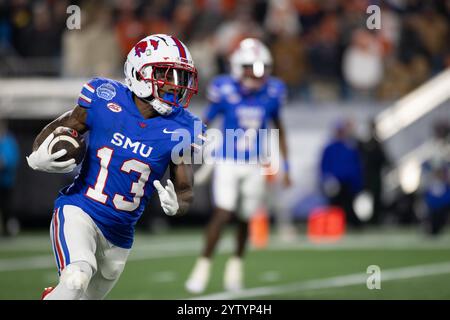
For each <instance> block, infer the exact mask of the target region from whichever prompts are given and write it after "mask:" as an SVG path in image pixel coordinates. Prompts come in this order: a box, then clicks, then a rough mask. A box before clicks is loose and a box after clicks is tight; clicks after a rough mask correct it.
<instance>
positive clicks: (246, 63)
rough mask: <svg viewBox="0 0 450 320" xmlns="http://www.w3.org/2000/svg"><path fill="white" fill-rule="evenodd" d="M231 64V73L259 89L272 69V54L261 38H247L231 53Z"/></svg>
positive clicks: (242, 81)
mask: <svg viewBox="0 0 450 320" xmlns="http://www.w3.org/2000/svg"><path fill="white" fill-rule="evenodd" d="M230 66H231V74H232V75H233V76H234V77H235V78H236V79H237V80H239V81H241V83H242V84H243V85H244V86H246V87H248V88H250V89H257V88H258V87H260V86H261V85H262V84H263V83H264V81H265V79H266V78H267V76H268V75H270V73H271V71H272V55H271V54H270V51H269V49H268V48H267V47H266V46H265V45H264V44H263V43H262V42H261V41H260V40H258V39H254V38H247V39H244V40H242V41H241V42H240V43H239V46H238V48H237V49H236V50H234V51H233V53H232V54H231V57H230Z"/></svg>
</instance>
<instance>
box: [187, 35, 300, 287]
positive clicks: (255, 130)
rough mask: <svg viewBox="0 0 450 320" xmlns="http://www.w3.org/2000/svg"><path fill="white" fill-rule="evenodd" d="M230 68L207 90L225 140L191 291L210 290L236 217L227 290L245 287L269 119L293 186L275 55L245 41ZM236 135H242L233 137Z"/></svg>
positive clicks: (210, 114) (211, 113)
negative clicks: (217, 257) (214, 260)
mask: <svg viewBox="0 0 450 320" xmlns="http://www.w3.org/2000/svg"><path fill="white" fill-rule="evenodd" d="M230 65H231V75H220V76H218V77H216V78H215V79H213V81H212V82H211V84H210V85H209V88H208V99H209V101H210V104H209V106H208V108H207V110H206V113H205V117H204V122H205V124H208V123H210V122H211V121H213V119H214V118H215V117H216V116H218V115H221V116H223V127H222V132H223V140H222V146H221V147H220V148H219V149H217V150H216V153H215V155H214V166H213V168H214V169H213V170H214V178H213V198H214V206H215V209H214V213H213V216H212V218H211V221H210V223H209V225H208V227H207V230H206V245H205V248H204V250H203V253H202V255H201V257H200V258H198V259H197V261H196V263H195V266H194V269H193V270H192V272H191V274H190V276H189V278H188V280H187V282H186V284H185V285H186V289H187V290H188V291H189V292H191V293H201V292H203V291H204V290H205V288H206V286H207V284H208V280H209V277H210V269H211V257H212V255H213V252H214V249H215V247H216V244H217V242H218V240H219V237H220V234H221V231H222V229H223V228H224V226H225V225H226V224H227V223H228V221H229V220H230V218H231V217H232V216H233V215H234V216H236V218H237V222H238V226H237V234H236V236H237V238H236V240H237V241H236V249H235V252H234V255H233V256H232V257H231V258H230V259H229V260H228V262H227V265H226V267H225V274H224V286H225V289H227V290H239V289H241V288H242V286H243V272H242V269H243V264H242V258H243V256H244V251H245V246H246V241H247V238H248V221H249V219H250V217H251V216H252V214H254V213H255V212H256V210H257V209H258V207H259V206H261V205H262V204H263V201H264V194H265V176H264V174H263V173H262V172H263V171H262V170H261V169H262V162H265V161H261V160H264V156H262V154H264V152H265V149H267V148H265V147H264V145H265V144H267V143H268V142H269V140H268V139H260V138H261V135H262V134H263V133H264V129H267V128H268V124H269V122H270V121H271V122H272V123H273V127H274V129H278V130H279V131H278V132H279V146H280V152H281V155H282V156H283V159H284V161H283V164H284V165H283V167H284V168H283V169H284V171H283V182H284V185H285V186H289V185H290V184H291V181H290V175H289V164H288V161H287V159H288V152H287V145H286V138H285V130H284V126H283V124H282V121H281V118H280V108H281V107H282V105H283V104H284V101H285V98H286V87H285V84H284V83H283V82H282V81H281V80H279V79H277V78H275V77H272V76H270V71H271V67H272V57H271V54H270V51H269V50H268V48H267V47H266V46H265V45H264V44H263V43H262V42H261V41H259V40H257V39H252V38H248V39H244V40H243V41H241V42H240V44H239V46H238V48H237V49H236V50H235V51H234V52H233V53H232V55H231V57H230ZM261 129H262V130H261ZM232 132H235V133H236V132H240V134H239V133H238V134H233V135H230V133H232ZM209 139H211V140H212V137H209ZM200 170H202V168H201V169H200ZM198 173H199V172H198ZM199 175H202V176H203V174H200V173H199Z"/></svg>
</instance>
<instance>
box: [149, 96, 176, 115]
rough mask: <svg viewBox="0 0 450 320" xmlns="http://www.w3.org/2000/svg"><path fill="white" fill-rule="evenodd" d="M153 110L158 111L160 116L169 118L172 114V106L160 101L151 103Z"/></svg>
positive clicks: (155, 100) (156, 100)
mask: <svg viewBox="0 0 450 320" xmlns="http://www.w3.org/2000/svg"><path fill="white" fill-rule="evenodd" d="M149 103H150V104H151V106H152V107H153V109H155V110H156V112H158V113H159V114H160V115H163V116H167V115H169V114H171V113H172V110H173V109H172V106H170V105H168V104H167V103H164V102H162V101H161V100H159V99H153V100H151V101H149Z"/></svg>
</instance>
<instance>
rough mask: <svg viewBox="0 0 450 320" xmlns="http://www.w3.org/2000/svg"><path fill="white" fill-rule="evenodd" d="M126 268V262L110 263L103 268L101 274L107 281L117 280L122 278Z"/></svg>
mask: <svg viewBox="0 0 450 320" xmlns="http://www.w3.org/2000/svg"><path fill="white" fill-rule="evenodd" d="M124 267H125V263H124V262H120V261H109V262H107V263H105V264H104V265H103V266H102V268H101V269H100V272H101V274H102V276H103V277H104V278H105V279H107V280H115V279H117V278H118V277H119V276H120V274H121V273H122V271H123V269H124Z"/></svg>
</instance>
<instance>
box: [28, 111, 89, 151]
mask: <svg viewBox="0 0 450 320" xmlns="http://www.w3.org/2000/svg"><path fill="white" fill-rule="evenodd" d="M58 127H69V128H72V129H74V130H76V131H78V132H79V133H80V134H83V133H84V132H86V130H87V126H86V110H84V109H83V108H81V107H78V106H77V107H75V108H74V109H73V110H70V111H67V112H66V113H64V114H62V115H61V116H60V117H58V118H57V119H55V120H53V121H52V122H50V123H49V124H48V125H46V126H45V127H44V129H42V131H41V132H40V133H39V134H38V135H37V137H36V139H35V140H34V143H33V151H35V150H37V148H39V146H40V145H41V143H42V142H43V141H44V140H45V138H47V137H48V136H49V135H50V134H51V133H52V132H53V131H54V130H55V129H56V128H58Z"/></svg>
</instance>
